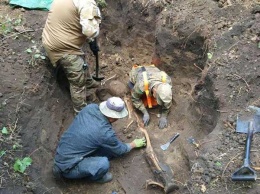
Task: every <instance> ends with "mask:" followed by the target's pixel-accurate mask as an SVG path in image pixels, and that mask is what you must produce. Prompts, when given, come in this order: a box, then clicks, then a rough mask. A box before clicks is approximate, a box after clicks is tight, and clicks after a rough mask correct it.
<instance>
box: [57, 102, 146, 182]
mask: <svg viewBox="0 0 260 194" xmlns="http://www.w3.org/2000/svg"><path fill="white" fill-rule="evenodd" d="M127 115H128V111H127V109H126V107H125V103H124V101H123V100H122V99H121V98H118V97H111V98H109V99H108V100H107V101H104V102H102V103H100V105H99V106H98V105H97V104H89V105H87V106H86V107H85V108H83V109H82V110H81V111H80V112H79V114H78V115H77V116H76V117H75V119H74V121H73V122H72V124H71V125H70V127H69V128H68V129H67V130H66V131H65V132H64V134H63V135H62V137H61V139H60V142H59V144H58V148H57V151H56V155H55V159H54V167H53V174H54V176H55V177H56V178H58V177H60V176H63V177H65V178H69V179H80V178H88V179H89V180H93V181H96V182H100V183H105V182H109V181H111V180H112V174H111V173H110V172H108V170H109V161H108V160H109V159H112V158H115V157H119V156H122V155H123V154H125V153H127V152H129V151H130V150H132V149H133V148H138V147H143V146H145V145H146V140H145V138H142V139H135V140H134V141H132V142H131V143H123V142H121V141H120V140H119V139H118V138H117V137H116V134H115V131H114V130H113V128H112V125H111V123H113V122H115V121H117V120H118V119H120V118H123V117H126V116H127Z"/></svg>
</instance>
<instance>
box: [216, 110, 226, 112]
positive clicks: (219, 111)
mask: <svg viewBox="0 0 260 194" xmlns="http://www.w3.org/2000/svg"><path fill="white" fill-rule="evenodd" d="M217 112H220V113H228V111H227V110H217Z"/></svg>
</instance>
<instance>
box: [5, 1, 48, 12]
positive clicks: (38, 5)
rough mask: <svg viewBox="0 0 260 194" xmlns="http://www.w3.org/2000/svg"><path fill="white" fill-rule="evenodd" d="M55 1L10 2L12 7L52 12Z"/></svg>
mask: <svg viewBox="0 0 260 194" xmlns="http://www.w3.org/2000/svg"><path fill="white" fill-rule="evenodd" d="M52 1H53V0H10V2H9V3H10V4H11V5H15V6H21V7H24V8H28V9H43V10H50V6H51V3H52Z"/></svg>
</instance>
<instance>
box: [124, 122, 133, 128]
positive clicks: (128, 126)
mask: <svg viewBox="0 0 260 194" xmlns="http://www.w3.org/2000/svg"><path fill="white" fill-rule="evenodd" d="M133 122H134V120H132V121H131V122H130V123H129V124H128V125H127V126H126V129H128V127H130V125H132V123H133Z"/></svg>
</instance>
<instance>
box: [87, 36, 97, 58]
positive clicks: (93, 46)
mask: <svg viewBox="0 0 260 194" xmlns="http://www.w3.org/2000/svg"><path fill="white" fill-rule="evenodd" d="M89 48H90V50H91V51H92V52H93V54H94V55H97V53H98V51H99V46H98V44H97V39H96V38H95V39H94V41H91V42H89Z"/></svg>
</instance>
